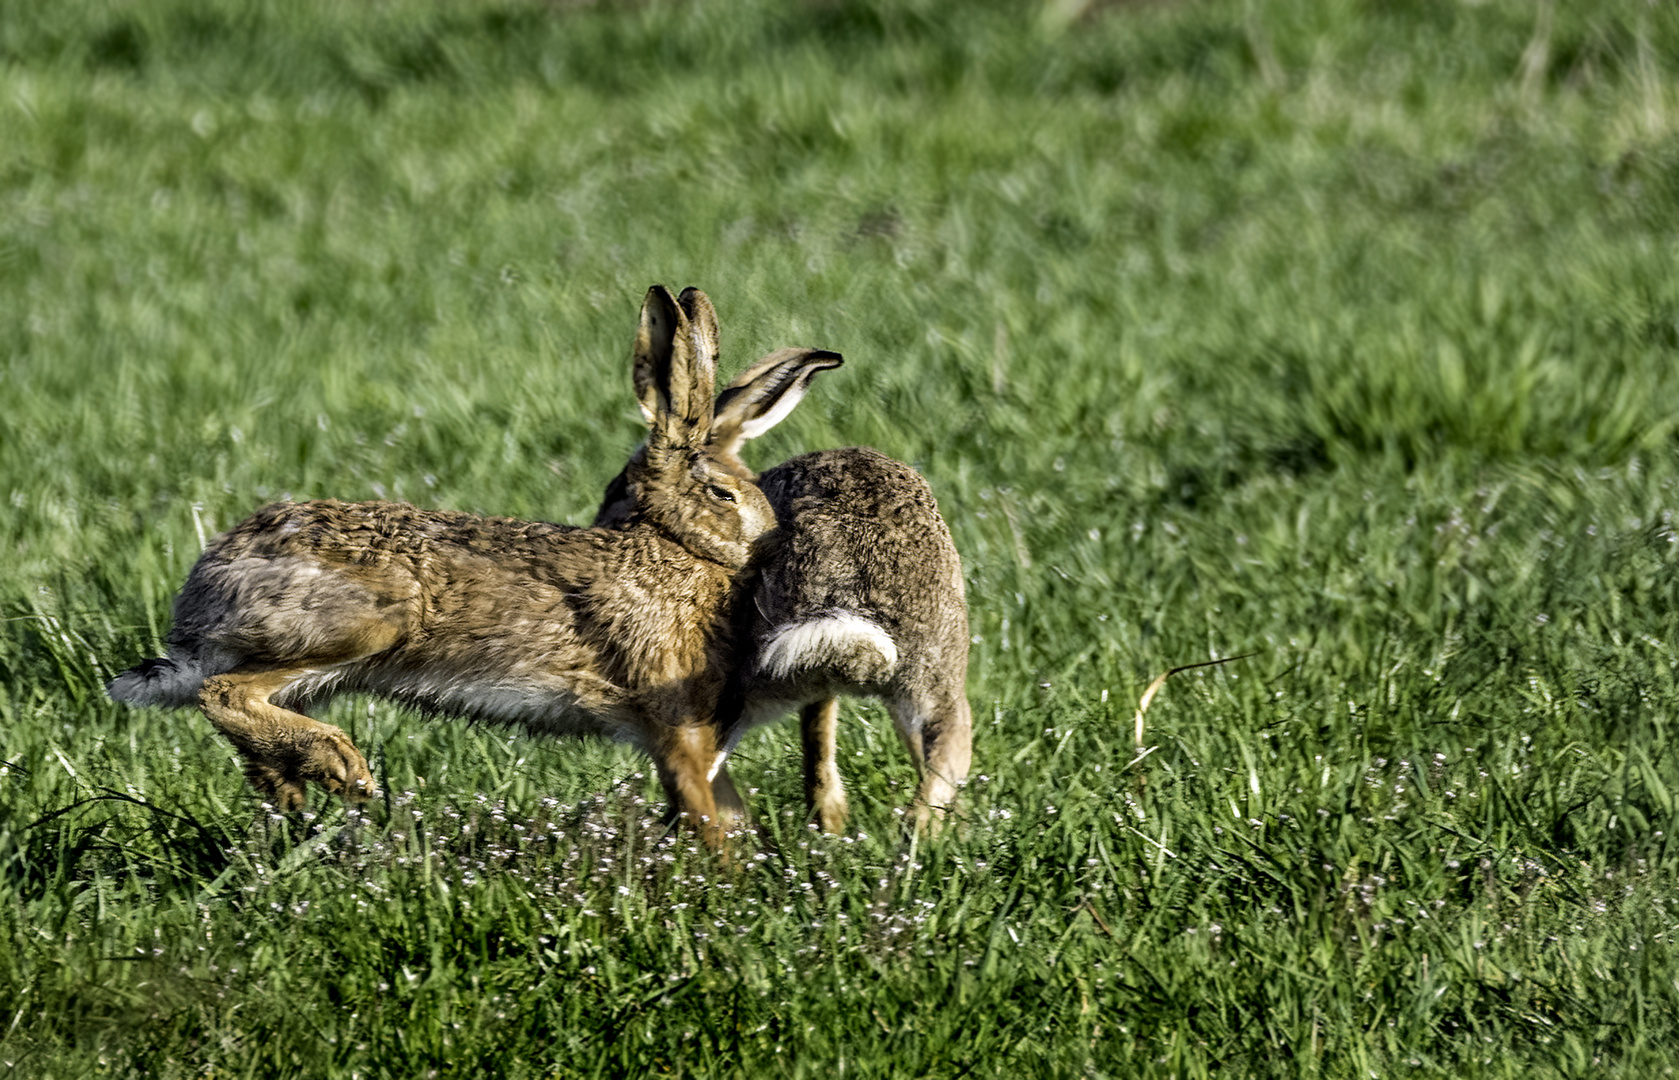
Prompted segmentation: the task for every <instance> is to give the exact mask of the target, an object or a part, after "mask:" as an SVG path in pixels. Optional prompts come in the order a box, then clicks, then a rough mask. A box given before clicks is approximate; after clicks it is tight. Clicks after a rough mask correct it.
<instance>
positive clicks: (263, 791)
mask: <svg viewBox="0 0 1679 1080" xmlns="http://www.w3.org/2000/svg"><path fill="white" fill-rule="evenodd" d="M286 773H287V770H285V769H284V768H281V767H279V766H277V765H275V764H274V763H272V762H267V761H248V762H246V763H245V778H246V779H247V780H249V781H250V782H251V786H252V787H254V788H256V790H257V793H258V794H260V795H262V796H263V798H264V800H265V801H267V802H270V803H272V804H273V805H274V806H275V807H276V808H277V809H279V810H280V811H281V812H282V813H287V814H290V813H293V812H295V811H298V810H301V809H303V804H304V802H305V792H304V788H303V781H301V780H297V779H294V778H292V777H289V776H287V775H286Z"/></svg>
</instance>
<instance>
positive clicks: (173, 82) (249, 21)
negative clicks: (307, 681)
mask: <svg viewBox="0 0 1679 1080" xmlns="http://www.w3.org/2000/svg"><path fill="white" fill-rule="evenodd" d="M1676 68H1679V10H1676V9H1675V7H1674V6H1673V5H1672V4H1667V3H1654V4H1652V3H1647V2H1644V0H1610V2H1606V3H1601V4H1597V5H1562V4H1555V3H1552V2H1550V0H1537V2H1516V0H1486V2H1481V3H1471V2H1467V0H1403V2H1400V0H1389V2H1382V3H1374V2H1354V0H1181V2H1167V0H1160V2H1155V3H1143V2H1129V3H1128V2H1115V3H1091V4H1078V3H1059V2H1057V3H1048V4H1041V5H1040V4H1029V3H1020V2H1007V3H1005V2H983V3H971V4H966V5H962V6H960V7H958V6H955V5H949V4H944V3H934V2H931V0H876V2H867V0H804V2H800V3H791V4H771V3H758V2H756V0H745V2H742V3H733V4H728V5H722V4H716V3H706V2H690V3H657V2H655V3H645V4H631V5H623V6H618V5H590V4H567V3H536V2H528V0H517V2H516V0H474V2H466V0H433V2H422V0H389V2H381V3H370V4H360V5H338V4H330V3H324V2H314V0H303V2H296V3H288V4H273V3H235V2H232V0H211V2H202V0H200V2H193V3H186V2H178V0H128V2H114V0H113V2H106V3H97V2H74V3H65V4H57V5H38V4H26V3H22V2H19V0H0V133H3V134H0V358H3V363H0V496H3V497H4V499H5V500H6V501H5V502H4V503H3V504H0V550H3V551H4V553H5V554H4V558H0V615H3V616H4V618H5V622H4V623H0V759H3V761H0V933H3V934H4V935H5V936H6V938H7V940H8V944H7V945H5V946H0V1063H4V1065H5V1066H6V1068H8V1069H9V1070H10V1071H11V1072H12V1073H14V1074H16V1075H20V1076H61V1075H93V1074H108V1075H142V1074H143V1075H148V1076H199V1075H262V1076H282V1075H299V1076H303V1075H308V1076H322V1075H335V1076H357V1075H359V1076H371V1075H392V1076H417V1075H467V1074H477V1073H491V1074H496V1075H508V1076H562V1075H588V1074H610V1073H625V1072H633V1073H648V1072H665V1073H673V1074H678V1075H699V1074H718V1075H724V1074H732V1073H742V1072H754V1073H762V1072H765V1071H776V1072H782V1073H786V1074H789V1075H807V1074H817V1073H819V1074H822V1075H825V1076H826V1075H833V1074H834V1073H835V1072H839V1073H849V1074H855V1075H911V1074H913V1075H926V1076H952V1077H954V1076H966V1075H999V1076H1013V1075H1020V1074H1021V1073H1022V1072H1030V1073H1032V1074H1034V1075H1066V1076H1075V1075H1076V1076H1108V1075H1113V1076H1145V1075H1149V1076H1152V1075H1159V1076H1166V1075H1172V1076H1202V1075H1208V1074H1210V1073H1212V1072H1215V1071H1218V1072H1225V1073H1227V1074H1231V1075H1254V1076H1259V1075H1276V1076H1300V1075H1307V1076H1316V1075H1323V1076H1351V1075H1355V1074H1357V1075H1368V1074H1372V1073H1373V1074H1376V1075H1401V1074H1406V1073H1416V1074H1418V1075H1434V1074H1441V1073H1447V1074H1451V1075H1519V1076H1524V1077H1525V1076H1537V1075H1574V1074H1577V1073H1580V1072H1584V1071H1587V1070H1591V1071H1594V1072H1605V1073H1608V1074H1611V1075H1629V1076H1647V1075H1654V1074H1655V1073H1657V1072H1659V1071H1660V1070H1661V1069H1663V1068H1667V1067H1670V1066H1671V1064H1672V1063H1673V1059H1674V1058H1675V1057H1676V1056H1679V1054H1676V1053H1675V1036H1676V1030H1675V1021H1674V1017H1675V1015H1676V1013H1675V1006H1676V1005H1679V1002H1676V1000H1675V998H1676V996H1679V982H1676V976H1679V968H1676V966H1675V964H1674V962H1673V960H1672V957H1671V955H1670V944H1669V935H1670V934H1671V933H1672V932H1673V927H1674V925H1675V924H1674V921H1673V913H1672V905H1673V904H1674V903H1675V902H1676V901H1679V892H1676V890H1675V882H1674V877H1673V874H1674V869H1675V855H1674V850H1673V848H1672V846H1671V834H1672V832H1673V824H1674V822H1673V809H1674V807H1673V792H1674V790H1675V788H1676V786H1679V768H1676V767H1675V764H1674V761H1673V754H1672V746H1671V738H1672V721H1673V718H1674V715H1675V708H1676V706H1679V688H1676V685H1675V680H1676V676H1675V673H1676V666H1675V655H1674V645H1673V643H1674V641H1675V638H1676V627H1675V625H1674V623H1675V614H1674V612H1675V605H1674V600H1675V589H1676V585H1675V580H1674V563H1675V557H1676V556H1675V543H1676V541H1679V533H1675V531H1674V527H1673V520H1672V519H1673V512H1674V509H1675V502H1676V500H1675V494H1674V492H1675V482H1676V479H1679V462H1676V460H1675V454H1674V447H1675V438H1676V431H1675V422H1676V419H1679V387H1676V386H1675V380H1676V379H1679V375H1676V374H1675V371H1676V367H1675V361H1676V359H1679V280H1676V271H1675V265H1676V264H1675V258H1674V256H1675V250H1676V242H1679V81H1676V78H1675V76H1676V74H1679V71H1676ZM654 281H660V282H664V283H666V284H668V285H671V286H677V287H680V286H682V285H687V284H695V285H699V286H700V287H702V288H704V289H706V290H707V291H708V292H709V293H710V295H711V296H712V298H713V299H714V300H715V301H716V303H717V306H718V308H719V311H720V313H721V318H722V322H723V332H724V367H725V371H726V373H727V372H732V371H733V370H734V369H735V368H738V367H739V366H741V365H744V364H745V363H746V362H747V361H748V360H750V359H751V358H753V357H755V356H757V355H759V354H760V353H762V352H764V351H767V350H769V349H772V348H775V347H779V346H781V345H785V344H806V345H813V346H820V347H825V348H831V349H836V350H838V351H840V352H843V353H844V354H845V355H846V358H847V364H846V366H845V368H844V369H842V370H840V371H838V372H835V373H833V374H831V375H828V376H824V378H823V380H822V381H821V382H819V383H818V384H817V386H816V387H815V389H814V391H813V392H812V394H811V395H810V397H809V398H807V399H806V401H805V403H804V404H803V405H801V406H800V408H799V410H798V411H797V413H796V414H795V415H794V416H793V417H792V418H790V419H789V420H788V421H787V422H786V423H785V424H783V425H782V426H781V427H780V428H778V429H777V430H776V431H775V432H773V433H771V434H770V435H769V436H767V437H765V438H764V439H763V440H761V444H762V445H760V446H758V447H756V448H755V452H754V455H753V460H754V462H755V463H757V464H759V465H760V466H767V465H768V464H770V463H773V462H774V461H777V460H780V459H781V458H783V457H786V456H789V455H791V454H793V453H797V452H800V451H802V450H805V449H811V448H816V447H821V446H831V445H845V444H854V443H856V444H868V445H873V446H875V447H877V448H879V449H881V450H882V451H885V452H886V453H889V454H892V455H893V456H895V457H899V458H901V459H903V460H906V461H909V462H911V463H912V464H914V465H916V466H917V467H918V468H920V469H922V470H923V471H924V472H925V473H926V474H927V476H928V478H929V480H930V481H931V482H932V484H933V486H934V489H935V491H936V493H937V494H938V496H939V499H940V505H941V507H942V509H943V510H944V513H945V515H946V517H947V519H948V520H949V521H950V524H951V527H952V529H953V531H954V533H955V536H956V540H957V545H958V547H959V548H960V550H961V551H962V553H963V556H964V559H965V563H966V568H967V574H968V582H969V596H970V602H971V606H972V608H973V630H974V635H975V641H974V648H973V665H974V666H973V669H972V674H971V678H970V686H969V693H970V697H971V698H972V700H973V703H974V707H975V715H976V722H977V728H978V730H977V731H976V765H975V781H974V783H973V784H972V785H971V786H970V788H969V789H968V791H967V792H966V793H965V796H964V810H965V813H966V815H967V818H968V823H967V827H966V828H965V829H963V830H962V831H961V832H960V834H959V835H956V836H948V837H945V838H942V839H940V840H939V841H937V842H936V843H934V844H932V845H930V846H927V847H918V848H917V849H915V850H914V851H913V852H912V851H908V850H905V849H904V848H902V847H901V846H900V845H899V843H898V841H897V822H898V818H897V815H896V813H895V809H896V808H897V807H898V806H899V805H900V804H901V803H902V801H903V799H904V798H905V797H906V795H907V792H908V791H909V790H910V789H911V788H912V786H913V775H912V773H911V770H910V768H909V766H908V763H907V762H906V761H905V760H904V759H903V755H902V753H901V751H900V750H898V749H897V746H896V739H895V737H894V736H893V735H892V734H891V731H890V727H889V724H888V722H887V721H886V719H885V717H884V715H883V714H882V713H880V712H879V711H878V710H877V709H875V708H874V707H873V706H871V705H860V704H857V703H848V704H847V705H846V706H845V709H846V716H847V721H846V725H845V732H844V736H843V749H844V752H845V759H844V760H845V762H846V764H847V777H848V781H849V782H850V784H851V786H852V788H853V791H854V797H853V803H854V806H855V808H856V815H855V817H856V825H857V828H858V830H859V832H858V833H857V834H854V835H853V836H850V837H847V838H844V839H843V840H839V839H824V838H820V837H816V836H814V835H812V834H808V833H806V832H804V831H802V825H803V822H802V816H801V811H800V809H799V793H798V782H799V781H798V776H799V774H798V770H797V766H796V755H797V739H796V737H795V736H794V734H793V733H792V731H791V729H790V728H789V729H787V730H783V729H773V730H768V731H764V732H761V733H759V734H757V735H755V736H753V738H752V739H751V740H749V741H748V743H747V744H746V745H745V746H744V747H743V748H742V752H741V755H740V764H739V765H738V767H737V777H738V778H739V779H740V780H741V781H742V782H743V783H745V784H750V785H752V786H755V787H757V788H758V789H759V790H758V792H757V794H756V795H755V796H754V807H755V809H756V810H757V812H758V814H759V820H760V824H761V826H762V830H763V832H762V835H761V836H759V837H757V838H755V839H754V840H753V841H752V843H753V844H754V845H756V846H757V848H758V850H760V852H761V853H762V854H763V855H764V858H762V859H758V860H751V868H750V869H748V870H743V871H739V872H737V876H735V877H732V878H724V879H720V880H718V879H715V874H714V873H713V870H712V868H709V867H708V866H707V864H706V862H705V860H704V859H703V858H701V857H700V856H698V855H697V854H695V853H693V852H691V851H688V850H687V848H686V846H685V841H684V840H682V839H680V838H679V839H678V840H676V841H664V842H662V843H661V842H659V841H658V840H657V839H656V835H655V833H656V830H654V829H653V822H654V819H655V816H656V812H655V811H654V810H653V809H652V808H650V807H649V806H648V805H647V804H646V799H647V798H648V797H650V796H651V795H652V794H653V793H654V792H655V791H656V786H655V787H652V788H650V787H649V786H648V785H647V783H646V778H645V777H644V776H642V775H641V770H642V765H641V763H639V762H638V761H637V760H636V759H635V758H634V757H633V756H631V755H628V754H626V753H624V752H621V751H618V750H615V749H613V748H605V747H597V746H592V745H581V744H564V745H548V744H543V743H536V742H533V741H531V740H527V739H523V738H516V737H510V736H509V735H508V734H507V733H505V732H498V731H495V730H485V729H474V728H468V727H466V726H464V725H458V724H457V725H451V724H447V723H432V724H426V723H421V722H420V721H418V720H416V719H415V718H413V717H412V716H407V715H404V714H402V713H401V712H400V711H399V710H395V709H392V708H388V707H385V706H382V705H378V706H374V707H371V708H370V707H369V705H368V703H366V702H361V701H346V702H341V703H339V704H338V705H336V706H335V707H334V708H333V710H332V712H331V714H330V718H331V719H333V720H334V721H335V722H338V723H341V724H345V725H346V726H348V727H350V728H351V729H352V731H353V733H354V734H355V735H356V737H357V739H358V742H359V743H360V744H361V745H362V746H363V748H364V749H365V750H367V751H368V754H369V757H370V759H372V760H374V762H375V768H376V771H379V772H380V774H381V776H382V778H383V779H384V781H385V783H386V786H387V788H388V789H389V792H388V796H389V797H388V799H387V800H386V801H385V802H383V803H379V804H376V805H375V806H374V807H373V808H372V809H371V811H370V816H369V817H368V818H366V819H362V818H359V817H355V816H350V817H346V815H345V812H344V811H343V810H342V809H341V808H340V807H338V806H337V805H335V804H331V803H329V802H327V801H324V800H323V801H322V802H321V803H319V804H318V805H317V807H316V816H315V817H314V818H313V819H312V820H311V821H309V822H308V823H292V824H290V825H286V824H282V823H270V822H266V821H265V820H264V819H263V818H262V816H261V815H260V814H259V813H258V812H257V811H256V809H255V808H254V806H253V804H252V802H251V799H250V796H249V795H248V793H247V792H246V790H245V789H244V788H243V786H242V782H241V779H240V776H239V774H238V770H237V769H236V768H235V767H234V766H233V765H232V763H231V762H230V760H229V759H230V753H229V751H228V750H227V748H226V747H225V745H224V744H222V743H221V742H220V741H219V740H217V739H216V738H214V737H213V736H212V735H211V734H210V733H209V731H208V728H207V725H206V724H204V723H203V722H202V721H201V719H199V718H198V717H196V716H195V715H192V714H188V713H163V712H150V711H148V712H127V711H123V710H119V709H118V708H117V707H115V706H113V705H111V704H110V703H108V702H107V701H106V700H105V699H104V697H103V693H102V682H103V680H104V679H105V678H107V677H109V675H110V674H111V673H113V672H114V671H117V670H121V669H122V668H124V667H126V666H128V665H129V664H131V663H133V662H134V661H135V660H136V659H138V658H139V657H142V656H146V655H153V654H155V653H156V652H157V651H158V649H159V648H160V645H161V641H162V637H163V635H164V633H165V632H166V631H167V625H168V602H169V598H170V596H171V595H172V593H173V591H174V589H175V588H176V587H177V586H178V584H179V582H180V580H181V579H182V578H183V577H184V575H185V573H186V570H187V568H188V567H189V566H190V565H191V562H192V560H193V559H194V558H195V556H196V554H197V551H198V550H199V547H200V546H201V543H202V540H203V539H204V538H205V537H207V536H208V535H211V534H213V533H214V531H216V530H217V529H220V528H225V527H227V526H228V525H231V524H232V523H234V522H235V521H237V520H239V519H240V518H241V517H242V516H244V515H245V514H247V513H248V512H249V511H250V510H251V509H253V508H254V507H256V506H257V505H259V504H260V503H262V502H263V501H265V500H269V499H272V498H277V497H280V496H282V495H290V496H293V497H299V498H302V497H316V496H336V497H341V498H373V497H391V498H403V499H408V500H412V501H415V502H418V503H421V504H424V505H430V506H445V507H453V508H461V509H469V510H478V511H484V512H493V513H506V514H517V515H523V516H531V517H542V518H547V519H552V520H561V521H574V522H582V521H586V520H587V518H588V517H589V516H590V514H591V512H592V510H593V507H594V505H595V502H596V500H597V499H598V495H599V492H600V489H601V486H602V485H603V484H604V482H605V481H606V479H607V478H608V477H610V476H611V475H612V473H613V472H615V471H616V469H617V468H618V466H619V465H620V464H621V463H622V460H623V456H624V455H625V453H626V452H627V451H628V450H629V449H630V448H631V447H633V445H634V444H635V442H636V441H637V439H638V438H639V434H640V429H639V422H638V414H637V411H636V409H635V407H634V405H633V403H632V400H631V396H630V394H629V388H628V380H627V379H626V377H625V368H626V366H627V365H626V358H627V352H628V344H629V338H630V333H631V330H632V329H633V324H634V318H635V310H636V304H637V303H638V301H639V297H640V296H641V294H642V293H643V291H644V290H645V289H646V287H647V285H648V284H650V283H652V282H654ZM1250 651H1253V652H1256V655H1255V656H1253V657H1252V658H1250V659H1248V660H1244V661H1240V662H1238V663H1236V664H1232V665H1227V666H1225V667H1221V668H1215V669H1209V670H1203V671H1200V672H1198V673H1193V674H1185V675H1182V676H1178V677H1176V678H1175V679H1173V680H1172V681H1170V682H1168V683H1167V685H1166V687H1165V689H1164V690H1163V691H1162V692H1161V695H1160V697H1159V698H1158V699H1157V700H1156V703H1155V704H1154V706H1153V708H1152V710H1151V711H1150V713H1149V722H1150V735H1149V739H1148V742H1149V745H1151V746H1153V747H1154V748H1155V749H1154V750H1153V752H1152V753H1150V754H1149V755H1147V756H1146V757H1144V758H1142V759H1141V760H1137V754H1136V750H1135V748H1134V747H1133V746H1132V745H1131V744H1130V729H1131V714H1132V712H1133V710H1134V708H1135V702H1136V700H1137V698H1138V696H1139V695H1140V693H1141V692H1142V689H1143V687H1144V686H1145V685H1146V684H1147V683H1148V682H1149V681H1150V679H1152V677H1153V676H1154V675H1155V674H1157V673H1158V672H1159V671H1162V670H1164V669H1166V668H1168V667H1172V666H1175V665H1178V664H1183V663H1189V662H1194V661H1197V660H1203V659H1207V658H1209V657H1214V656H1229V655H1234V654H1237V653H1244V652H1250ZM253 818H255V819H257V824H256V825H252V821H253ZM708 875H710V876H712V877H713V878H714V880H712V881H710V882H709V883H708V881H707V876H708Z"/></svg>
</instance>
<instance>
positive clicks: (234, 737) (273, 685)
mask: <svg viewBox="0 0 1679 1080" xmlns="http://www.w3.org/2000/svg"><path fill="white" fill-rule="evenodd" d="M293 674H294V673H291V672H257V673H250V674H237V675H217V676H215V677H213V678H210V679H206V680H205V681H204V689H203V691H202V692H201V693H200V695H199V704H200V705H201V706H202V707H203V709H204V715H206V716H207V717H209V718H210V723H212V724H214V725H215V727H216V730H217V731H220V732H221V733H222V734H223V735H225V736H226V737H227V740H228V741H229V742H231V743H232V744H233V748H234V749H235V750H237V751H239V754H240V756H242V757H243V758H244V759H245V775H246V777H247V778H248V779H249V780H250V782H251V786H252V787H254V788H256V789H257V790H258V791H260V792H262V793H263V794H264V795H267V796H269V797H271V798H272V799H273V800H274V802H275V804H276V805H277V806H279V808H280V809H282V810H286V811H291V810H299V809H302V807H303V805H304V803H305V801H306V789H307V785H308V784H310V783H316V784H319V785H321V786H322V787H324V788H326V789H327V790H328V791H330V792H332V793H333V794H335V795H342V796H343V797H344V798H346V799H351V800H354V801H356V802H361V801H364V800H366V799H367V798H369V797H371V796H372V795H373V794H374V793H375V792H376V790H377V788H376V785H375V784H374V782H373V774H372V773H371V772H369V771H368V768H367V759H366V758H364V757H362V755H361V751H359V750H357V749H356V747H355V744H354V743H352V742H351V741H350V737H349V736H348V735H346V734H344V732H343V730H342V729H340V728H336V727H333V726H332V725H331V724H323V723H321V722H320V721H319V720H313V719H311V718H309V717H307V716H304V715H303V714H302V713H295V712H292V711H291V710H289V709H282V708H280V707H279V706H278V705H275V704H273V703H272V702H270V701H269V700H268V696H269V695H270V694H272V693H274V692H276V691H277V690H279V689H280V688H281V687H283V686H284V685H286V683H287V682H289V681H290V679H291V677H292V676H293Z"/></svg>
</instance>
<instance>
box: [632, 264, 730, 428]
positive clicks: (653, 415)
mask: <svg viewBox="0 0 1679 1080" xmlns="http://www.w3.org/2000/svg"><path fill="white" fill-rule="evenodd" d="M689 292H692V293H696V294H697V295H698V296H699V298H700V300H701V301H703V303H704V307H705V308H706V309H709V308H710V306H711V304H710V301H707V300H705V296H704V294H703V293H698V291H697V290H689ZM683 295H684V298H687V296H688V294H687V293H684V294H683ZM711 322H712V326H713V327H714V328H715V325H716V317H715V316H712V319H711ZM633 369H634V374H633V378H634V381H635V395H636V400H637V401H639V402H640V403H641V412H642V415H643V416H645V417H646V418H647V422H648V424H649V425H650V426H651V428H652V432H653V434H654V435H655V436H658V437H660V438H662V439H664V440H665V441H666V442H667V443H670V442H682V443H689V442H695V441H698V442H703V441H704V440H705V439H706V437H707V436H708V435H709V434H710V431H711V408H712V405H711V393H712V387H713V385H714V383H715V381H716V370H717V367H716V358H715V357H714V356H713V354H712V352H711V350H710V347H709V345H708V343H707V341H706V340H705V336H704V333H703V330H702V329H701V328H699V327H696V326H695V325H694V324H693V323H692V322H690V321H689V319H688V316H687V313H686V312H685V311H684V310H683V309H682V308H681V307H679V306H678V305H677V302H676V299H675V298H674V297H672V296H671V294H670V290H668V289H666V288H665V287H664V286H663V285H655V286H653V287H652V288H651V289H648V290H647V299H646V300H644V301H643V302H642V305H641V324H640V325H639V326H638V327H637V328H636V334H635V349H634V364H633Z"/></svg>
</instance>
